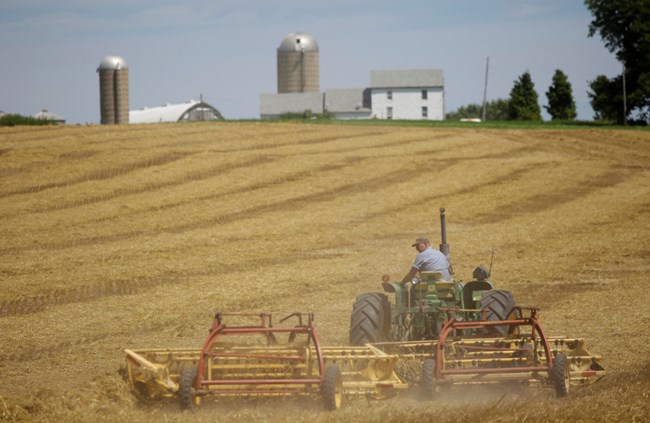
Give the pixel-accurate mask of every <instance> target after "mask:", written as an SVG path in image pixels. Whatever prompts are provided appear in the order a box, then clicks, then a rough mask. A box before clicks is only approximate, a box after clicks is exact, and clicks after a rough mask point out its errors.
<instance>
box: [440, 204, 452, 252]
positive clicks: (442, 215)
mask: <svg viewBox="0 0 650 423" xmlns="http://www.w3.org/2000/svg"><path fill="white" fill-rule="evenodd" d="M440 235H442V243H441V244H440V252H441V253H443V254H444V255H445V256H446V257H447V259H449V253H450V250H449V244H447V222H446V221H445V208H444V207H441V208H440Z"/></svg>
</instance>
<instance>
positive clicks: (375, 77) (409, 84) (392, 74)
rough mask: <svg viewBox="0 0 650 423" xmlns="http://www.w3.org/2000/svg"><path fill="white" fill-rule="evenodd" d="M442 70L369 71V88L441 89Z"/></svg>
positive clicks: (442, 83)
mask: <svg viewBox="0 0 650 423" xmlns="http://www.w3.org/2000/svg"><path fill="white" fill-rule="evenodd" d="M443 86H444V77H443V74H442V69H410V70H371V71H370V88H414V87H443Z"/></svg>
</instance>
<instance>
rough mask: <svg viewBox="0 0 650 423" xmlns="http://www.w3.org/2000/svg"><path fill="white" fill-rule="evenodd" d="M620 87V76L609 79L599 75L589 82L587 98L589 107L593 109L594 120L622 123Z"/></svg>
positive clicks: (621, 94)
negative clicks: (588, 98) (589, 90)
mask: <svg viewBox="0 0 650 423" xmlns="http://www.w3.org/2000/svg"><path fill="white" fill-rule="evenodd" d="M622 85H623V82H622V77H621V76H618V77H616V78H611V79H610V78H608V77H606V76H605V75H599V76H598V77H597V78H596V79H595V80H593V81H591V82H589V87H590V88H591V90H592V92H590V93H589V97H590V98H591V100H590V102H591V107H592V108H593V109H594V119H596V120H608V121H612V122H618V123H623V120H624V116H623V90H622V89H621V87H622Z"/></svg>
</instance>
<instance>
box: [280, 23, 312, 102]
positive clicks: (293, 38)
mask: <svg viewBox="0 0 650 423" xmlns="http://www.w3.org/2000/svg"><path fill="white" fill-rule="evenodd" d="M317 92H320V59H319V53H318V44H317V43H316V40H314V37H312V36H311V35H308V34H305V33H302V32H293V33H291V34H289V35H287V36H286V37H284V39H283V40H282V43H281V44H280V47H278V93H279V94H282V93H317Z"/></svg>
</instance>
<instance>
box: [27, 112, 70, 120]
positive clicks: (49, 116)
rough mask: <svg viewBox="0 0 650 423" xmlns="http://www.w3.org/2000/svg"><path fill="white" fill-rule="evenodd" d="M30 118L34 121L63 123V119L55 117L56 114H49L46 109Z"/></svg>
mask: <svg viewBox="0 0 650 423" xmlns="http://www.w3.org/2000/svg"><path fill="white" fill-rule="evenodd" d="M32 117H33V118H35V119H45V120H52V121H54V122H65V119H63V118H62V117H61V116H59V115H57V114H56V113H52V112H49V111H47V109H43V110H41V111H40V112H38V113H36V114H34V115H32Z"/></svg>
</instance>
